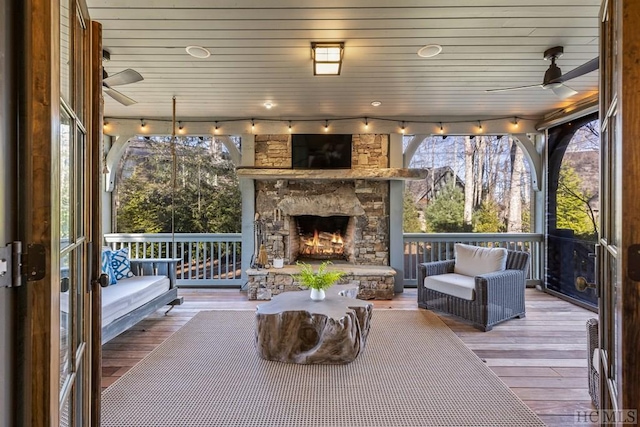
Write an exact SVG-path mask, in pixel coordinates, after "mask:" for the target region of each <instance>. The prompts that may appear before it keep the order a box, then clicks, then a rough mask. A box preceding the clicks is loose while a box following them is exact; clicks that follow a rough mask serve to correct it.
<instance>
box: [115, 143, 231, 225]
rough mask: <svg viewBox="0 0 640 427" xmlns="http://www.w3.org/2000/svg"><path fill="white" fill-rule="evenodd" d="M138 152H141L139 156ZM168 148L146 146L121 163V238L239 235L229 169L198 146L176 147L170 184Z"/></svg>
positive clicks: (119, 204)
mask: <svg viewBox="0 0 640 427" xmlns="http://www.w3.org/2000/svg"><path fill="white" fill-rule="evenodd" d="M140 151H143V153H142V154H141V153H140ZM171 159H172V156H171V153H170V144H167V143H161V142H160V143H158V142H156V143H150V144H149V145H148V146H146V147H142V148H138V153H133V154H131V155H130V156H129V157H128V158H127V159H125V160H126V161H125V163H124V167H123V174H122V175H123V178H122V179H120V180H119V181H118V187H117V190H118V206H117V210H116V218H117V231H118V232H120V233H170V232H171V231H172V222H173V223H174V224H175V232H179V233H237V232H239V231H240V229H241V216H242V215H241V195H240V189H239V185H238V179H237V177H236V174H235V169H234V168H233V165H232V164H231V163H230V162H229V161H227V160H223V159H221V158H219V157H215V156H214V155H213V154H212V153H211V151H210V150H209V149H207V148H206V147H204V146H202V145H198V144H197V143H195V144H194V143H193V141H191V142H183V143H181V144H177V146H176V181H175V184H176V185H175V189H174V188H173V185H172V182H171V181H172V180H171V176H172V169H173V162H172V160H171Z"/></svg>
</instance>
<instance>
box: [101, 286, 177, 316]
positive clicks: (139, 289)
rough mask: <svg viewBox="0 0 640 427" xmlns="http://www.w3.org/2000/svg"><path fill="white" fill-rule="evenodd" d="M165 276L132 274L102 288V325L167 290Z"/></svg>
mask: <svg viewBox="0 0 640 427" xmlns="http://www.w3.org/2000/svg"><path fill="white" fill-rule="evenodd" d="M169 286H170V284H169V279H168V278H167V276H133V277H130V278H127V279H122V280H118V283H117V284H115V285H111V286H107V287H106V288H102V326H105V325H108V324H109V323H111V322H113V321H114V320H116V319H117V318H119V317H121V316H123V315H125V314H127V313H129V312H130V311H132V310H135V309H136V308H138V307H140V306H142V305H144V304H145V303H147V302H149V301H151V300H152V299H154V298H156V297H158V296H160V295H162V294H163V293H165V292H166V291H168V290H169Z"/></svg>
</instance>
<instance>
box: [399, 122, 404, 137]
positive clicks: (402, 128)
mask: <svg viewBox="0 0 640 427" xmlns="http://www.w3.org/2000/svg"><path fill="white" fill-rule="evenodd" d="M404 132H405V128H404V122H402V127H401V128H400V133H402V134H403V135H404Z"/></svg>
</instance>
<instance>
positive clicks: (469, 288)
mask: <svg viewBox="0 0 640 427" xmlns="http://www.w3.org/2000/svg"><path fill="white" fill-rule="evenodd" d="M424 287H425V288H427V289H432V290H434V291H438V292H442V293H443V294H447V295H451V296H454V297H458V298H462V299H466V300H469V301H473V300H474V299H475V298H476V292H475V287H476V283H475V280H474V278H473V277H469V276H465V275H462V274H457V273H447V274H438V275H436V276H428V277H425V279H424Z"/></svg>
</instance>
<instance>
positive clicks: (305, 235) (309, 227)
mask: <svg viewBox="0 0 640 427" xmlns="http://www.w3.org/2000/svg"><path fill="white" fill-rule="evenodd" d="M349 218H350V217H348V216H338V215H336V216H328V217H322V216H315V215H301V216H297V217H295V219H296V226H297V227H298V236H299V239H300V246H299V248H300V249H299V252H298V258H297V259H298V260H302V261H304V260H345V259H347V257H346V253H345V245H346V242H345V239H346V233H347V226H348V225H349Z"/></svg>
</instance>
